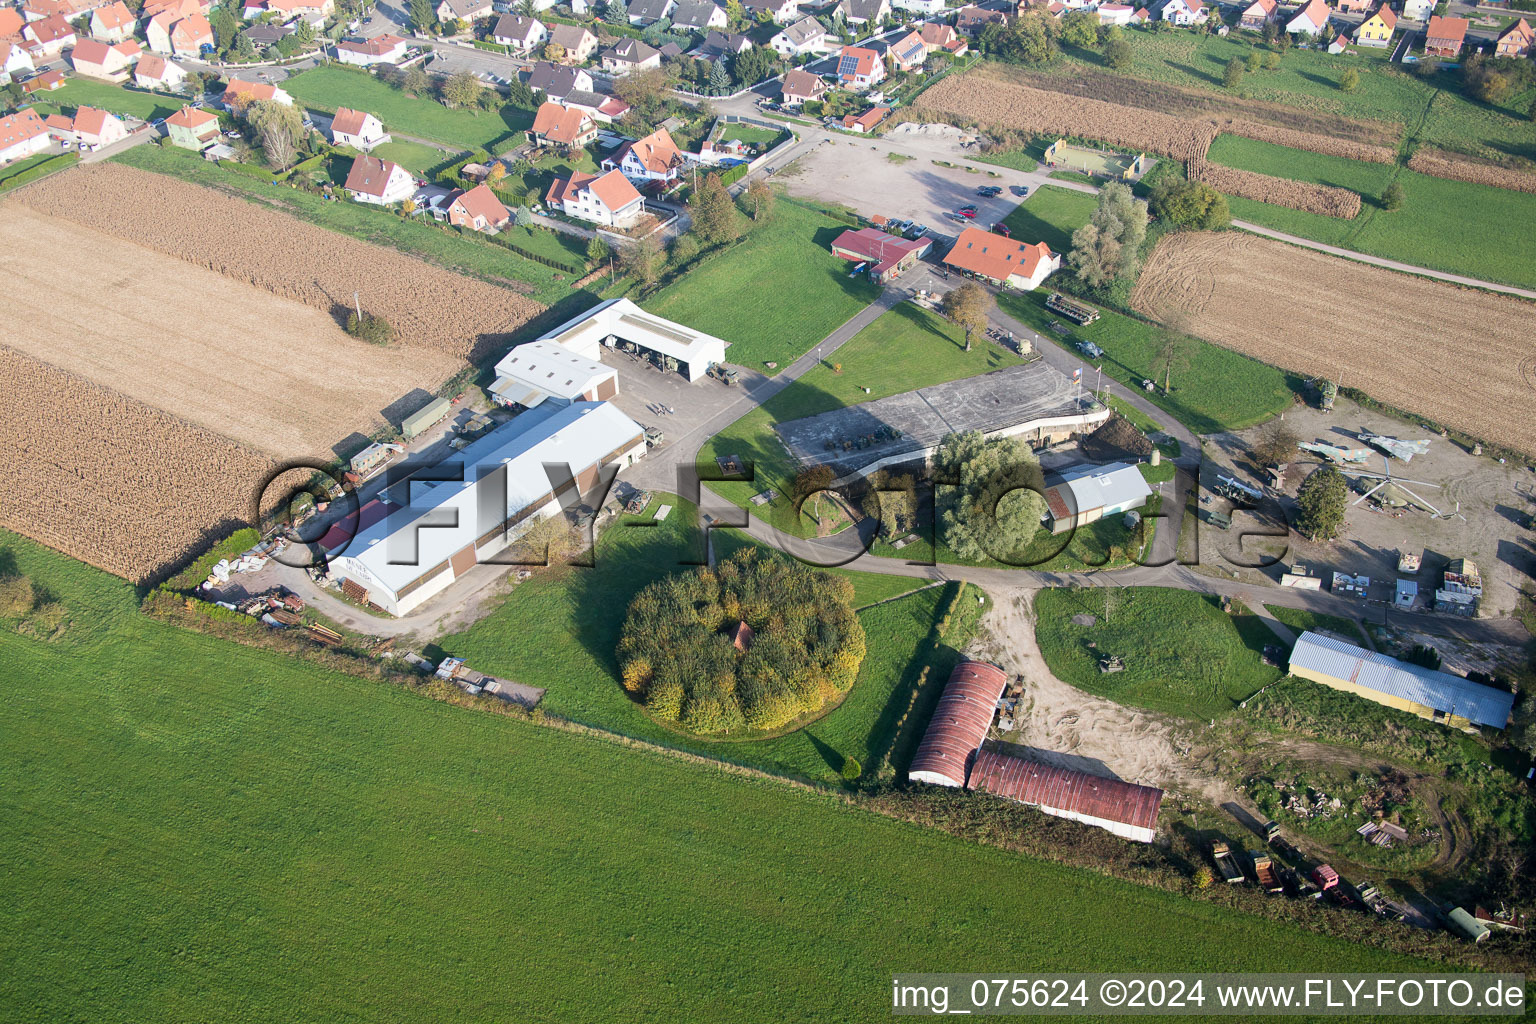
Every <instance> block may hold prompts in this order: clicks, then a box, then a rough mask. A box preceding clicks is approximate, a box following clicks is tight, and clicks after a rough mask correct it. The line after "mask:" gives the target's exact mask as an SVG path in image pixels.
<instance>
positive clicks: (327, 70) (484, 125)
mask: <svg viewBox="0 0 1536 1024" xmlns="http://www.w3.org/2000/svg"><path fill="white" fill-rule="evenodd" d="M283 88H284V89H286V90H288V92H290V93H292V94H293V98H294V99H296V100H298V101H299V102H300V103H302V104H304V105H305V106H307V107H311V108H313V109H315V110H322V111H325V112H326V113H331V112H333V111H335V110H336V108H337V107H351V108H353V109H354V110H366V111H367V112H368V113H370V114H372V115H373V116H375V117H377V118H378V119H379V120H380V121H382V122H384V127H385V129H386V130H387V131H389V132H392V133H398V134H401V135H414V136H415V137H417V138H419V139H430V140H432V141H433V142H441V143H444V144H446V145H449V146H453V147H454V148H456V149H488V148H490V147H491V145H492V144H493V143H495V142H497V141H499V140H502V139H504V138H506V136H508V135H509V134H512V133H515V132H522V131H525V130H527V129H528V128H529V127H530V126H532V124H533V113H532V112H531V111H527V110H520V109H518V108H516V107H511V106H504V107H502V108H501V110H499V111H494V112H491V111H470V110H449V109H448V108H447V107H445V106H443V105H442V104H441V103H439V102H437V101H436V100H431V99H417V98H416V97H414V96H409V95H407V94H406V93H404V92H401V91H400V90H399V89H396V88H395V87H394V86H391V85H386V84H385V83H383V82H381V81H379V80H378V79H377V78H374V77H373V76H372V75H362V74H358V73H357V72H355V71H348V70H344V69H342V68H333V67H323V68H313V69H312V70H309V71H304V72H301V73H299V74H297V75H294V76H293V77H292V78H290V79H288V80H287V81H286V82H284V83H283Z"/></svg>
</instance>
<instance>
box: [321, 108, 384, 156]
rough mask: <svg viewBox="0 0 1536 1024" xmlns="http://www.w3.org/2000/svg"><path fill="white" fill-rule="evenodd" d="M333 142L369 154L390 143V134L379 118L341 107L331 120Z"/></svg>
mask: <svg viewBox="0 0 1536 1024" xmlns="http://www.w3.org/2000/svg"><path fill="white" fill-rule="evenodd" d="M331 141H332V142H333V143H335V144H336V145H338V146H351V147H352V148H353V149H358V150H362V151H363V152H364V153H366V152H368V151H369V150H370V149H372V148H373V147H374V146H381V145H383V144H384V143H386V142H388V141H390V137H389V132H387V131H385V130H384V125H383V123H382V122H380V121H379V119H378V118H376V117H374V116H373V115H372V114H369V113H367V112H366V111H362V110H352V109H351V108H349V107H340V108H338V109H337V111H336V116H335V117H333V118H331Z"/></svg>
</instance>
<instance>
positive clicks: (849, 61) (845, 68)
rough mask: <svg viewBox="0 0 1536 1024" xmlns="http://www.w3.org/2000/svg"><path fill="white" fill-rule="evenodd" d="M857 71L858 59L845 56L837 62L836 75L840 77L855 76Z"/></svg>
mask: <svg viewBox="0 0 1536 1024" xmlns="http://www.w3.org/2000/svg"><path fill="white" fill-rule="evenodd" d="M858 70H859V58H857V57H854V56H852V55H847V54H845V55H844V56H843V57H842V58H841V59H840V60H838V62H837V73H838V74H840V75H852V74H857V73H858Z"/></svg>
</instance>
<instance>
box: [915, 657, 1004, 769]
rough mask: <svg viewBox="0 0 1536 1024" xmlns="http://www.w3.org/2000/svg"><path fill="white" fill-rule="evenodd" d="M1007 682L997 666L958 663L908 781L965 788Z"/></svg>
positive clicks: (916, 757)
mask: <svg viewBox="0 0 1536 1024" xmlns="http://www.w3.org/2000/svg"><path fill="white" fill-rule="evenodd" d="M1007 683H1008V676H1007V674H1006V673H1004V672H1003V670H1002V669H1000V668H998V667H997V666H996V665H988V664H986V663H985V662H980V661H962V662H961V663H960V664H958V665H956V666H955V670H954V672H952V673H950V676H949V682H948V683H947V684H946V685H945V687H944V695H943V696H942V697H940V698H939V706H938V707H936V708H934V710H933V718H931V719H929V721H928V731H927V732H925V733H923V742H922V743H921V744H920V745H919V746H918V748H917V755H916V756H915V757H913V758H912V765H911V767H910V768H909V769H908V770H907V777H908V778H909V779H911V780H912V781H913V782H927V783H930V784H932V785H935V786H956V787H963V786H964V785H965V773H966V769H967V768H969V767H970V759H971V755H972V754H974V753H975V752H976V749H977V748H978V747H980V746H981V741H982V740H984V739H986V738H987V729H989V728H990V727H991V725H992V716H993V715H994V714H995V713H996V711H997V701H998V698H999V697H1001V696H1002V695H1003V687H1004V686H1006V685H1007Z"/></svg>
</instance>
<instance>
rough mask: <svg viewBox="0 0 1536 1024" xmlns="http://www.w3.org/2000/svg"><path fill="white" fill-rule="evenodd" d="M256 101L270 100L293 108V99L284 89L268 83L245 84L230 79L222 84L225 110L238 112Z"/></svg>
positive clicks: (237, 79) (239, 80)
mask: <svg viewBox="0 0 1536 1024" xmlns="http://www.w3.org/2000/svg"><path fill="white" fill-rule="evenodd" d="M257 100H272V101H275V102H277V103H281V104H284V105H285V106H289V107H291V106H293V97H292V96H291V95H289V94H288V91H287V90H286V89H280V88H278V87H277V86H275V85H273V84H272V83H270V82H247V81H245V80H244V79H240V78H231V79H230V80H229V81H228V82H225V83H224V96H223V98H222V102H223V104H224V109H225V110H231V111H238V110H242V109H244V108H245V106H246V105H247V104H250V103H255V102H256V101H257Z"/></svg>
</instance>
